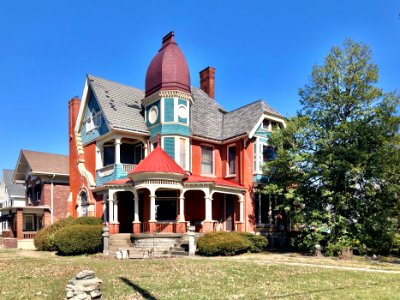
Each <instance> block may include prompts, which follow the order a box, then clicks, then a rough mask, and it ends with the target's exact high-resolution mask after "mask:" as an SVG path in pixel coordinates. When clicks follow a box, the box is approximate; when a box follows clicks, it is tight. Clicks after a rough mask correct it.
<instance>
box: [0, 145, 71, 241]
mask: <svg viewBox="0 0 400 300" xmlns="http://www.w3.org/2000/svg"><path fill="white" fill-rule="evenodd" d="M68 163H69V159H68V156H66V155H60V154H51V153H43V152H36V151H28V150H21V152H20V155H19V158H18V162H17V165H16V168H15V171H10V172H8V173H7V176H5V177H4V176H3V178H8V186H9V187H10V188H8V192H9V193H10V192H11V191H16V192H17V194H18V201H17V198H15V197H16V195H13V194H10V195H9V196H8V197H7V198H8V200H4V201H3V202H2V203H1V207H0V211H1V212H2V217H1V220H2V221H3V224H2V225H3V237H9V238H16V239H18V241H22V240H31V239H33V238H34V236H35V234H36V231H37V230H38V229H40V228H42V227H44V226H46V225H49V224H51V223H53V222H54V221H57V220H58V219H59V218H63V217H64V218H65V217H66V216H67V214H68V207H67V203H68V197H69V168H68ZM11 188H12V189H11ZM14 194H15V193H14Z"/></svg>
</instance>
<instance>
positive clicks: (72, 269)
mask: <svg viewBox="0 0 400 300" xmlns="http://www.w3.org/2000/svg"><path fill="white" fill-rule="evenodd" d="M305 261H307V258H304V257H300V256H296V255H292V256H290V255H286V256H285V255H276V254H270V255H269V254H260V255H245V256H240V257H239V258H238V257H236V258H195V259H190V258H171V259H147V260H115V259H107V258H103V257H102V256H100V255H97V256H76V257H59V256H56V255H54V254H53V253H46V252H38V251H21V250H5V249H1V250H0V299H63V298H64V297H65V289H64V288H65V285H66V283H67V281H68V280H69V279H70V278H72V276H73V275H75V274H76V273H77V272H79V271H81V270H83V269H91V270H94V271H95V272H96V275H97V277H99V278H100V279H102V280H103V282H104V283H103V293H104V296H105V299H286V298H289V299H396V298H397V299H400V265H398V264H390V263H369V262H365V261H360V260H354V261H353V262H349V261H345V262H343V263H342V262H340V261H338V260H331V259H322V260H316V259H315V258H311V259H310V260H309V261H308V262H306V263H309V265H305V264H306V263H305ZM296 263H299V265H295V264H296ZM318 264H320V265H321V264H322V265H329V266H335V267H337V268H340V267H342V266H344V267H349V266H352V267H353V266H356V267H362V268H368V269H375V270H376V269H382V270H391V271H392V272H393V271H397V273H394V272H393V273H383V272H367V271H360V270H348V269H346V270H342V269H326V268H323V267H321V266H318Z"/></svg>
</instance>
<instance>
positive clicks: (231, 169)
mask: <svg viewBox="0 0 400 300" xmlns="http://www.w3.org/2000/svg"><path fill="white" fill-rule="evenodd" d="M234 174H236V145H233V146H228V175H234Z"/></svg>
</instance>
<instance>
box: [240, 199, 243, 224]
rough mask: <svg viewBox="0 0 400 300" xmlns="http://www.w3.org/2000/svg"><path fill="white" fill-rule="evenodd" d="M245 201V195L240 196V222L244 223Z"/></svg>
mask: <svg viewBox="0 0 400 300" xmlns="http://www.w3.org/2000/svg"><path fill="white" fill-rule="evenodd" d="M243 212H244V199H243V195H240V196H239V222H240V223H243V221H244V216H243V215H244V213H243Z"/></svg>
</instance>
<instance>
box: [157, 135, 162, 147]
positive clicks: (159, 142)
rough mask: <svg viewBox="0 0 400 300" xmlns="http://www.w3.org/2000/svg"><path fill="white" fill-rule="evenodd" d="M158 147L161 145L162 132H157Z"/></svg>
mask: <svg viewBox="0 0 400 300" xmlns="http://www.w3.org/2000/svg"><path fill="white" fill-rule="evenodd" d="M157 147H161V134H160V133H157V146H156V148H157Z"/></svg>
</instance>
